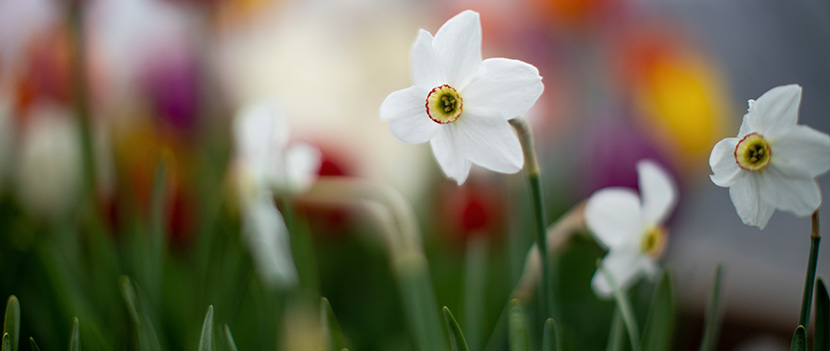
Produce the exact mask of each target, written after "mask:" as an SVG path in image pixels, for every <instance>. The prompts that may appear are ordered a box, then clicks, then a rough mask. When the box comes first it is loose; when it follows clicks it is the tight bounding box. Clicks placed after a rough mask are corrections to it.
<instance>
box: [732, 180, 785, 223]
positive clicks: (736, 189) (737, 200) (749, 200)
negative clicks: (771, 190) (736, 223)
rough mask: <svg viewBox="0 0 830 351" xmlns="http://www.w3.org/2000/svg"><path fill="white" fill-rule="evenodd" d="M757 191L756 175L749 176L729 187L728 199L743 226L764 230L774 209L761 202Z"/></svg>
mask: <svg viewBox="0 0 830 351" xmlns="http://www.w3.org/2000/svg"><path fill="white" fill-rule="evenodd" d="M759 190H760V189H759V184H758V175H757V174H749V175H747V176H746V177H743V178H742V179H741V180H740V181H738V182H736V183H735V184H733V185H732V186H731V187H729V197H730V198H732V204H733V205H735V210H737V211H738V216H739V217H741V221H743V222H744V224H746V225H751V226H755V227H758V228H761V229H764V227H766V226H767V222H768V221H769V218H770V217H771V216H772V213H773V211H775V207H773V206H770V204H768V203H766V202H764V201H761V196H760V194H759Z"/></svg>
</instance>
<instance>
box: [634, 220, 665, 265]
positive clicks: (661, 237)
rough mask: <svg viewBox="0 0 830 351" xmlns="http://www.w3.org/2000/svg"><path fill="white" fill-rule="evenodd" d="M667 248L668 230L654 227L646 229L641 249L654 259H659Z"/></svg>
mask: <svg viewBox="0 0 830 351" xmlns="http://www.w3.org/2000/svg"><path fill="white" fill-rule="evenodd" d="M665 248H666V230H665V229H663V227H661V226H656V225H652V226H650V227H648V229H646V232H645V234H644V235H643V238H642V239H641V241H640V249H641V250H642V251H643V252H644V253H646V254H648V255H649V256H651V257H652V258H654V259H657V258H659V257H660V256H661V255H662V254H663V250H664V249H665Z"/></svg>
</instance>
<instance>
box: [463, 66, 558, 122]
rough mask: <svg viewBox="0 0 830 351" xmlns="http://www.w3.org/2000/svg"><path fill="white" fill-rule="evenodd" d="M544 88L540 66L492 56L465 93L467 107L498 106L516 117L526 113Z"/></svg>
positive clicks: (465, 89)
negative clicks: (538, 67) (537, 67)
mask: <svg viewBox="0 0 830 351" xmlns="http://www.w3.org/2000/svg"><path fill="white" fill-rule="evenodd" d="M544 89H545V86H544V85H543V84H542V77H540V76H539V70H537V69H536V67H533V66H532V65H529V64H527V63H524V62H522V61H517V60H510V59H504V58H492V59H487V60H484V62H483V63H482V69H481V70H480V71H479V74H478V75H477V76H476V77H475V78H474V79H473V80H472V81H471V82H470V84H468V85H467V87H465V88H464V91H463V92H462V97H463V98H464V107H465V108H469V109H478V108H487V109H494V110H496V111H498V112H499V113H501V115H502V117H504V118H505V119H512V118H515V117H519V116H521V115H523V114H525V112H527V110H529V109H530V108H531V107H532V106H533V104H534V103H536V100H537V99H539V96H541V95H542V91H543V90H544ZM470 111H473V110H470Z"/></svg>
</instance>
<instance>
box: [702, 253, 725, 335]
mask: <svg viewBox="0 0 830 351" xmlns="http://www.w3.org/2000/svg"><path fill="white" fill-rule="evenodd" d="M722 282H723V266H721V265H718V267H717V268H716V269H715V277H714V279H713V281H712V290H711V291H710V292H709V297H708V298H707V302H706V326H705V327H704V332H703V341H702V342H701V344H700V351H712V350H714V349H715V346H716V345H717V343H718V334H719V333H720V325H721V318H722V317H723V316H722V314H721V306H720V304H721V297H720V294H721V284H722Z"/></svg>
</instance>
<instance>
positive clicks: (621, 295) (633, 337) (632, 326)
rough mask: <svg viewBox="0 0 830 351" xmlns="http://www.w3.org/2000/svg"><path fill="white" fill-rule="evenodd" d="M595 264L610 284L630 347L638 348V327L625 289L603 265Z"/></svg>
mask: <svg viewBox="0 0 830 351" xmlns="http://www.w3.org/2000/svg"><path fill="white" fill-rule="evenodd" d="M597 266H598V267H599V269H600V271H601V272H602V274H603V275H605V279H606V280H608V285H610V286H611V290H612V291H613V292H614V300H615V301H616V302H617V307H618V308H619V311H620V315H621V316H622V321H623V324H625V329H626V330H628V339H629V340H628V341H630V342H631V349H632V350H639V349H640V345H639V342H640V335H639V334H640V331H639V330H640V329H639V327H638V326H637V320H636V319H635V318H634V311H633V310H632V309H631V303H630V302H629V301H628V297H627V296H626V295H625V291H623V290H622V289H620V287H619V286H618V285H617V282H616V281H614V277H612V276H611V274H610V273H609V272H608V270H607V269H605V266H603V265H602V263H601V262H597Z"/></svg>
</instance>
